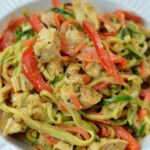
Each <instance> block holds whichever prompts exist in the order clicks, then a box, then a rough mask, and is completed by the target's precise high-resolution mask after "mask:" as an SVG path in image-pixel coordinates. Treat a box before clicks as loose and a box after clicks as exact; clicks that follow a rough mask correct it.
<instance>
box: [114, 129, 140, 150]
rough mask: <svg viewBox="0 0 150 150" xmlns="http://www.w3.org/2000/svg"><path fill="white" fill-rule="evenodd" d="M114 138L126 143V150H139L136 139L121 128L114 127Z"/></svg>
mask: <svg viewBox="0 0 150 150" xmlns="http://www.w3.org/2000/svg"><path fill="white" fill-rule="evenodd" d="M114 129H115V131H116V136H117V137H118V138H120V139H122V140H124V141H127V142H128V145H127V148H126V150H140V145H139V144H138V142H137V141H136V139H135V138H134V137H133V136H132V135H131V134H130V133H129V132H128V131H127V130H126V129H124V128H123V127H114Z"/></svg>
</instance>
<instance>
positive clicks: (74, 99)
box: [70, 93, 82, 110]
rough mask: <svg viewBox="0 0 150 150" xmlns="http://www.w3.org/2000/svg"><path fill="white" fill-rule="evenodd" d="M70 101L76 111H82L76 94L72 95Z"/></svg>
mask: <svg viewBox="0 0 150 150" xmlns="http://www.w3.org/2000/svg"><path fill="white" fill-rule="evenodd" d="M70 100H71V102H72V103H73V105H74V106H75V108H76V109H78V110H80V109H82V105H81V104H80V102H79V100H78V98H77V96H76V95H75V94H74V93H72V94H70Z"/></svg>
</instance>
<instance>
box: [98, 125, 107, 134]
mask: <svg viewBox="0 0 150 150" xmlns="http://www.w3.org/2000/svg"><path fill="white" fill-rule="evenodd" d="M99 127H100V128H101V136H102V137H109V134H110V133H109V130H108V129H107V128H106V127H105V126H103V125H100V126H99Z"/></svg>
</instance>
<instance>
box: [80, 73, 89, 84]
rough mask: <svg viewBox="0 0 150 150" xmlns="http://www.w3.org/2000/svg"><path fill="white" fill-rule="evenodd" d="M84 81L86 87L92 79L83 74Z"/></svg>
mask: <svg viewBox="0 0 150 150" xmlns="http://www.w3.org/2000/svg"><path fill="white" fill-rule="evenodd" d="M82 80H83V83H84V84H85V85H87V84H88V83H90V81H91V78H90V76H88V75H86V74H83V75H82Z"/></svg>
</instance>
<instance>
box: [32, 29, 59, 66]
mask: <svg viewBox="0 0 150 150" xmlns="http://www.w3.org/2000/svg"><path fill="white" fill-rule="evenodd" d="M34 51H35V54H36V55H37V57H38V58H39V61H40V62H41V63H48V62H50V61H52V60H53V59H54V58H58V57H60V41H59V37H58V33H57V31H56V29H54V28H50V29H42V30H41V31H40V32H39V34H38V37H37V40H36V43H35V45H34Z"/></svg>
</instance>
